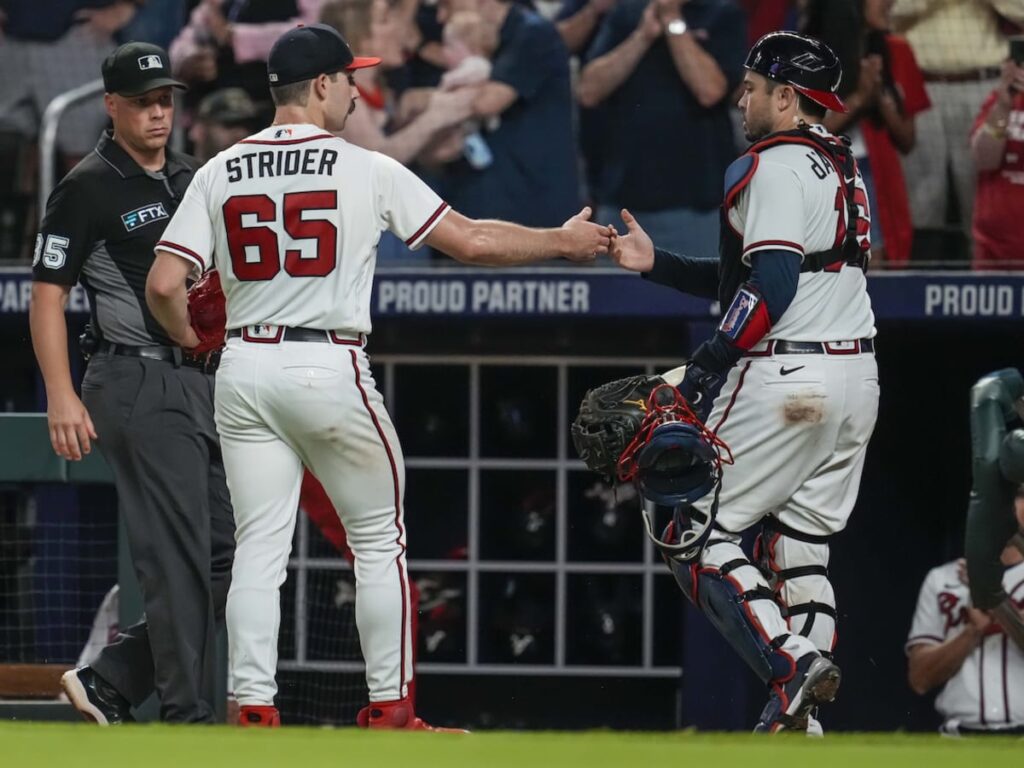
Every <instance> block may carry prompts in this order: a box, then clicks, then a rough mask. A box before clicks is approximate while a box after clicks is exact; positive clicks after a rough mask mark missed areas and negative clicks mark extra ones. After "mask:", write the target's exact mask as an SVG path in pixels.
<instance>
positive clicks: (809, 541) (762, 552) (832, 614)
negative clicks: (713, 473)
mask: <svg viewBox="0 0 1024 768" xmlns="http://www.w3.org/2000/svg"><path fill="white" fill-rule="evenodd" d="M754 557H755V559H756V560H757V562H758V564H759V565H760V566H761V570H762V571H763V572H764V574H765V576H767V577H768V580H769V584H770V585H771V587H772V589H773V590H774V591H775V594H776V597H777V598H778V600H779V603H780V604H781V605H782V607H783V613H784V615H785V616H786V618H787V621H788V623H789V629H790V631H791V632H795V633H797V634H799V635H803V636H804V637H806V638H807V639H808V640H810V641H811V642H812V643H814V647H815V648H817V649H818V650H819V651H821V652H822V653H825V654H830V653H832V650H833V649H834V648H835V645H836V639H837V636H836V616H837V614H836V597H835V592H834V591H833V589H832V583H831V582H830V581H829V580H828V557H829V547H828V544H827V539H826V537H824V536H812V535H810V534H805V533H802V532H800V531H796V530H794V529H792V528H790V527H788V526H786V525H783V524H782V523H780V522H779V521H777V520H775V519H774V518H772V517H768V518H765V522H764V529H763V530H762V532H761V534H760V535H759V536H758V537H757V541H756V543H755V544H754Z"/></svg>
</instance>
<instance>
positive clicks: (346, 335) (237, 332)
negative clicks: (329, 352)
mask: <svg viewBox="0 0 1024 768" xmlns="http://www.w3.org/2000/svg"><path fill="white" fill-rule="evenodd" d="M228 338H229V339H241V340H242V341H248V342H251V343H253V344H280V343H281V342H282V341H309V342H314V343H319V344H343V345H346V346H350V347H362V346H364V345H365V344H366V334H365V333H350V332H348V331H325V330H322V329H320V328H303V327H302V326H287V325H246V326H244V327H243V328H232V329H231V330H229V331H228Z"/></svg>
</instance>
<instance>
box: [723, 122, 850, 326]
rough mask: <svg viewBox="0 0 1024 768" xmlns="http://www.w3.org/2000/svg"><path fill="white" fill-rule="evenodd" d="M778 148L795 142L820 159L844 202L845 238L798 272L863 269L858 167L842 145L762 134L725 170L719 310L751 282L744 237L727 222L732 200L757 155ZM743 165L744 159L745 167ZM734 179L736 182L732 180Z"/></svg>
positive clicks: (796, 134) (805, 134) (810, 135)
mask: <svg viewBox="0 0 1024 768" xmlns="http://www.w3.org/2000/svg"><path fill="white" fill-rule="evenodd" d="M781 144H799V145H803V146H807V147H810V148H811V149H813V150H815V151H817V152H820V153H821V154H823V155H825V157H827V158H828V159H829V161H830V162H831V163H832V165H833V167H834V168H835V170H836V173H837V174H838V175H839V179H840V185H841V190H842V194H843V199H844V202H845V205H846V222H847V226H846V234H845V237H843V239H842V240H839V241H838V242H836V243H835V244H834V245H833V246H832V248H830V249H829V250H827V251H819V252H816V253H808V254H806V255H805V256H804V261H803V265H802V266H801V268H800V271H801V272H821V271H824V270H830V269H834V268H837V267H838V266H839V265H841V264H843V263H846V264H850V265H851V266H855V267H859V268H860V269H864V270H866V269H867V264H868V259H867V255H866V254H865V253H864V252H863V251H862V250H861V248H860V245H859V244H858V242H857V220H858V219H859V218H860V210H859V208H858V205H857V200H856V198H857V183H856V182H857V163H856V160H855V159H854V157H853V153H852V152H851V151H850V147H849V146H848V145H847V144H845V143H839V142H836V141H830V140H829V139H826V138H825V137H823V136H819V135H818V134H816V133H815V132H814V131H811V130H807V129H806V128H797V129H795V130H792V131H782V132H780V133H773V134H772V135H770V136H766V137H765V138H763V139H761V140H760V141H757V142H755V143H754V144H752V145H751V147H750V149H748V150H747V152H746V154H745V155H744V156H743V157H741V158H740V159H739V160H737V161H736V162H735V163H734V164H733V166H731V167H730V172H732V171H733V170H734V168H735V169H737V170H736V172H735V173H727V176H726V190H725V199H724V201H723V203H722V209H721V235H720V237H719V246H718V249H719V256H720V258H719V262H718V278H719V279H718V300H719V302H720V303H721V305H722V306H723V307H727V306H729V303H730V302H731V301H732V299H733V296H735V295H736V291H737V289H738V288H739V287H740V286H741V285H742V284H743V283H745V282H747V280H748V279H749V278H750V271H751V270H750V267H749V266H747V265H746V264H744V263H743V258H742V256H743V238H741V237H740V236H739V235H737V234H736V232H734V231H733V228H732V226H730V224H729V208H730V207H732V203H733V201H734V200H735V199H736V196H737V195H739V193H740V192H742V191H743V189H744V188H745V187H746V186H747V184H749V183H750V179H751V178H753V176H754V172H755V171H756V169H757V157H758V155H760V153H761V152H764V151H765V150H767V149H771V148H772V147H777V146H779V145H781ZM744 161H746V162H745V163H744ZM734 176H735V178H733V177H734Z"/></svg>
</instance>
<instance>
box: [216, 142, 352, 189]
mask: <svg viewBox="0 0 1024 768" xmlns="http://www.w3.org/2000/svg"><path fill="white" fill-rule="evenodd" d="M337 162H338V153H337V152H335V151H334V150H333V149H323V148H321V147H310V148H308V149H289V150H285V151H283V152H282V151H277V152H274V151H269V150H268V151H262V152H246V153H245V154H244V155H242V156H240V157H232V158H229V159H228V160H227V162H226V163H225V164H224V166H225V168H226V169H227V172H228V183H229V184H233V183H235V182H237V181H241V180H242V179H257V178H259V179H262V178H272V177H274V176H295V175H296V174H303V175H304V176H330V175H331V174H332V173H334V164H335V163H337Z"/></svg>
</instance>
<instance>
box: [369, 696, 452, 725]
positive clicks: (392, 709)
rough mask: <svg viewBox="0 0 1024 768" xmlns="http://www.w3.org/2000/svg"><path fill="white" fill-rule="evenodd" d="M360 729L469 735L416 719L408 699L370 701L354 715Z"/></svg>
mask: <svg viewBox="0 0 1024 768" xmlns="http://www.w3.org/2000/svg"><path fill="white" fill-rule="evenodd" d="M356 725H358V726H359V727H360V728H390V729H394V730H403V729H404V730H409V731H433V732H434V733H469V731H467V730H464V729H462V728H439V727H436V726H433V725H429V724H428V723H425V722H423V720H421V719H420V718H418V717H416V713H415V712H413V710H412V704H411V703H410V701H409V699H408V698H405V699H398V700H397V701H371V702H370V704H369V705H368V706H366V707H363V708H362V709H361V710H359V714H358V715H356Z"/></svg>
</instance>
